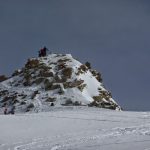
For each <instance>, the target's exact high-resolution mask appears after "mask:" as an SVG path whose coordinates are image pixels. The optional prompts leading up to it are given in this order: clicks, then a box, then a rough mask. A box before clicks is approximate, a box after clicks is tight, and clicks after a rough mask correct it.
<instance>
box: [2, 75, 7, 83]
mask: <svg viewBox="0 0 150 150" xmlns="http://www.w3.org/2000/svg"><path fill="white" fill-rule="evenodd" d="M7 79H8V78H7V77H6V76H5V75H0V82H2V81H5V80H7Z"/></svg>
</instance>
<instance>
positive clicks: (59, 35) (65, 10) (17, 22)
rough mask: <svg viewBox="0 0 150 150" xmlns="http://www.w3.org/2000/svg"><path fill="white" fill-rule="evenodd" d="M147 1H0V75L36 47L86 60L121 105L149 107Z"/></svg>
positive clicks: (34, 52) (32, 53)
mask: <svg viewBox="0 0 150 150" xmlns="http://www.w3.org/2000/svg"><path fill="white" fill-rule="evenodd" d="M149 8H150V2H149V0H13V1H12V0H1V1H0V74H6V75H10V74H11V73H12V72H13V71H14V70H15V69H17V68H20V67H22V66H23V65H24V63H25V62H26V59H27V58H30V57H33V56H37V51H38V50H39V49H40V48H41V47H42V46H44V45H45V46H47V47H48V48H49V49H50V50H52V51H53V52H58V53H71V54H72V55H73V56H74V57H75V58H78V59H79V60H80V61H81V62H83V63H84V62H85V61H90V62H91V64H92V66H93V67H94V68H95V69H97V70H98V71H100V72H101V73H102V75H103V80H104V84H105V86H106V88H107V89H109V90H110V91H111V92H112V95H113V97H114V98H115V100H116V101H117V102H118V103H119V104H120V105H121V106H122V107H123V108H124V109H126V110H141V111H144V110H146V111H148V110H150V96H149V95H150V94H149V93H150V59H149V58H150V41H149V40H150V9H149Z"/></svg>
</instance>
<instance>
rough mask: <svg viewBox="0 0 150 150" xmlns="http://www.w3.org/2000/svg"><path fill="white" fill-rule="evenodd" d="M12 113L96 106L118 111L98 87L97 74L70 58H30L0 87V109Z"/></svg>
mask: <svg viewBox="0 0 150 150" xmlns="http://www.w3.org/2000/svg"><path fill="white" fill-rule="evenodd" d="M5 105H7V106H12V105H14V106H15V108H16V111H19V112H20V111H21V112H27V111H35V112H39V111H47V110H49V108H50V107H52V106H55V107H60V106H70V105H71V106H77V105H85V106H87V105H88V106H91V107H92V106H96V107H100V108H109V109H114V110H120V109H121V108H120V106H119V105H118V104H117V103H116V102H115V101H114V100H113V99H112V96H111V93H110V92H109V91H107V90H106V89H105V88H104V86H103V83H102V77H101V74H100V73H98V72H97V71H96V70H93V69H91V66H90V63H88V62H87V63H86V64H85V65H84V64H82V63H80V62H79V61H77V60H76V59H74V58H73V57H72V56H71V55H70V54H65V55H64V54H50V55H48V56H46V57H39V58H31V59H28V61H27V63H26V64H25V66H24V67H23V68H22V69H19V70H16V71H15V72H14V73H13V74H12V77H10V78H9V79H7V80H5V81H3V82H1V83H0V107H1V108H2V107H4V106H5Z"/></svg>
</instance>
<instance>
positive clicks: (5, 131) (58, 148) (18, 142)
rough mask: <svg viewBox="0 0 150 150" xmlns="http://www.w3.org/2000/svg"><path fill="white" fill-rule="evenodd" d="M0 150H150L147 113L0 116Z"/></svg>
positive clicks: (83, 110) (77, 110)
mask: <svg viewBox="0 0 150 150" xmlns="http://www.w3.org/2000/svg"><path fill="white" fill-rule="evenodd" d="M0 150H150V112H121V111H112V110H106V109H99V108H88V107H57V108H56V107H55V108H52V109H51V111H50V112H41V113H26V114H15V115H2V114H1V115H0Z"/></svg>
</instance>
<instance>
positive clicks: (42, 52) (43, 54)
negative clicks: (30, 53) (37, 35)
mask: <svg viewBox="0 0 150 150" xmlns="http://www.w3.org/2000/svg"><path fill="white" fill-rule="evenodd" d="M47 51H48V49H47V48H46V47H45V46H44V47H43V48H41V49H40V50H39V57H45V56H46V55H47Z"/></svg>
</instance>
